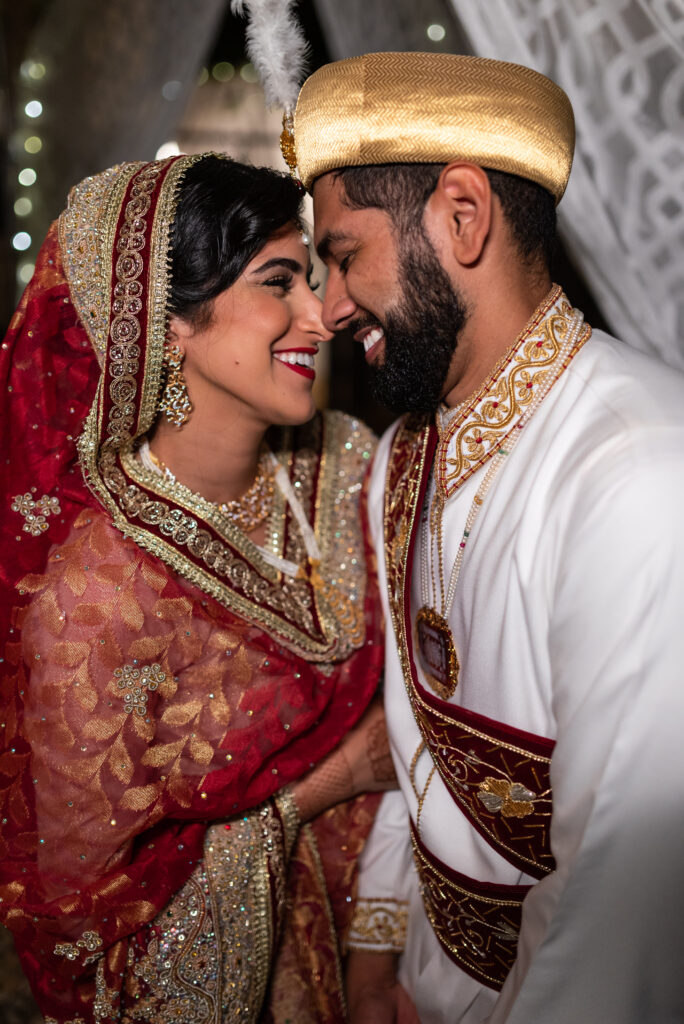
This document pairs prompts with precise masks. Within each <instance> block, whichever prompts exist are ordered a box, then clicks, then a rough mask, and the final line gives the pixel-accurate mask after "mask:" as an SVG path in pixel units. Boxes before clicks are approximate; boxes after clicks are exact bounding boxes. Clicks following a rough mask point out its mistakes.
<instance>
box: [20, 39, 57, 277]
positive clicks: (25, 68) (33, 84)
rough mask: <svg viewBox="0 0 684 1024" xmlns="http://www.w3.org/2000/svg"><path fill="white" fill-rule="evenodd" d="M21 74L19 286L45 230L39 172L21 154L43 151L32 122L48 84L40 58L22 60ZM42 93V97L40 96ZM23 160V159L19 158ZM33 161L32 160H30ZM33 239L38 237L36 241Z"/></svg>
mask: <svg viewBox="0 0 684 1024" xmlns="http://www.w3.org/2000/svg"><path fill="white" fill-rule="evenodd" d="M19 77H20V80H21V82H22V86H23V97H22V98H21V101H20V105H19V107H18V110H17V115H18V117H17V121H18V122H19V124H20V123H21V119H22V118H24V119H25V120H24V130H23V131H22V129H21V127H19V128H18V131H17V135H16V136H15V141H14V142H13V156H14V158H15V159H16V160H17V162H18V163H19V167H18V171H17V192H16V194H15V196H14V215H15V217H16V218H17V221H18V223H17V225H16V227H17V228H19V227H20V225H21V220H23V221H24V223H25V225H26V229H25V230H15V233H14V235H13V237H12V247H13V248H14V250H15V251H16V252H18V253H23V254H24V256H23V259H21V260H19V261H18V264H17V270H16V279H17V284H18V285H19V286H20V287H23V286H24V285H26V284H27V283H28V282H29V281H30V280H31V277H32V275H33V272H34V265H35V258H36V250H37V248H38V239H39V237H40V236H41V234H42V230H41V228H42V226H41V225H40V220H39V218H40V215H41V211H42V204H41V195H40V189H39V187H37V183H38V179H39V172H38V171H36V169H35V167H31V166H28V167H26V166H25V167H22V166H21V163H22V162H23V160H22V156H20V154H21V155H23V157H24V159H26V157H25V154H30V156H31V157H36V154H39V153H42V150H43V148H44V142H45V140H44V139H43V138H42V137H41V134H42V133H41V134H38V133H36V127H37V126H33V125H32V126H31V127H29V125H30V124H31V122H32V121H36V120H37V119H39V118H41V117H43V115H44V114H45V103H46V100H45V95H46V94H45V86H46V85H47V77H48V74H47V67H46V65H45V64H44V63H43V62H42V61H41V60H34V59H27V60H25V61H23V62H22V64H21V66H20V68H19ZM41 95H42V98H41ZM42 159H44V155H41V156H40V157H38V168H39V170H40V168H41V166H42V165H41V164H40V160H42ZM20 161H21V162H20ZM31 163H33V160H31ZM21 189H31V190H32V192H31V195H30V197H29V196H28V195H24V194H22V191H21ZM34 239H35V240H36V241H35V242H34Z"/></svg>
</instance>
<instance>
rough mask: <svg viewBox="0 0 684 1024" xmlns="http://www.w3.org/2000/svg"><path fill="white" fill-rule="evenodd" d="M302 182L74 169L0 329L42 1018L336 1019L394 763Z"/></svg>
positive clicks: (143, 169)
mask: <svg viewBox="0 0 684 1024" xmlns="http://www.w3.org/2000/svg"><path fill="white" fill-rule="evenodd" d="M299 207H300V193H299V191H298V189H297V186H296V185H295V184H294V183H293V182H292V181H291V180H290V179H289V178H287V177H285V176H283V175H280V174H277V173H276V172H274V171H270V170H266V169H260V168H252V167H245V166H243V165H240V164H238V163H234V162H232V161H230V160H228V159H225V158H222V157H220V156H217V155H212V154H204V155H202V156H199V157H196V156H190V157H180V158H172V159H170V160H167V161H157V162H154V163H150V164H122V165H119V166H117V167H114V168H111V169H110V170H108V171H105V172H103V173H102V174H99V175H96V176H95V177H92V178H88V179H86V180H85V181H84V182H82V183H81V184H80V185H78V186H77V187H76V188H75V189H73V190H72V193H71V195H70V197H69V204H68V207H67V209H66V210H65V212H64V213H63V214H62V215H61V217H60V219H59V221H58V223H57V224H56V225H53V227H52V228H51V229H50V231H49V233H48V236H47V238H46V240H45V243H44V245H43V247H42V249H41V253H40V255H39V258H38V262H37V264H36V270H35V274H34V277H33V280H32V281H31V283H30V285H29V286H28V288H27V290H26V293H25V294H24V297H23V299H22V301H21V304H20V306H19V309H18V310H17V312H16V314H15V316H14V318H13V320H12V323H11V325H10V330H9V332H8V334H7V337H6V339H5V342H4V343H3V345H2V351H1V353H0V357H1V358H0V368H1V372H2V379H3V394H4V396H5V401H4V403H3V408H2V412H1V414H0V416H1V419H0V424H1V427H0V429H1V433H0V437H1V438H2V446H3V448H4V451H3V455H2V458H1V459H0V462H1V464H2V465H1V469H0V472H1V473H2V488H3V491H4V495H5V497H4V504H3V513H2V518H1V542H2V551H3V560H2V570H1V571H0V582H1V584H2V606H1V614H2V619H3V622H2V643H3V645H4V647H5V650H4V652H0V653H2V661H1V662H0V670H1V675H0V703H1V708H2V714H1V719H2V728H1V729H0V733H1V734H2V740H1V742H2V744H3V749H2V753H0V799H1V801H2V805H3V806H2V811H1V814H2V830H1V839H0V917H1V919H2V921H3V923H5V924H6V925H7V926H8V927H9V928H10V929H11V930H12V932H13V934H14V939H15V943H16V946H17V950H18V953H19V956H20V959H21V961H22V965H23V968H24V970H25V972H26V974H27V976H28V978H29V980H30V982H31V986H32V989H33V992H34V996H35V998H36V1000H37V1002H38V1004H39V1006H40V1008H41V1010H42V1012H43V1013H44V1014H45V1016H46V1020H47V1021H48V1022H57V1024H75V1022H79V1024H80V1022H86V1021H98V1022H110V1021H131V1022H132V1021H152V1020H155V1021H171V1020H180V1021H184V1022H190V1021H194V1022H210V1021H211V1022H220V1021H233V1020H240V1021H247V1022H248V1021H256V1020H259V1019H262V1020H272V1021H283V1022H284V1021H286V1020H288V1019H290V1020H296V1021H297V1022H298V1024H306V1022H307V1021H311V1022H314V1021H331V1022H333V1021H342V1020H344V1000H343V996H342V993H341V989H340V969H339V968H340V954H341V951H342V948H341V943H342V945H343V939H344V931H345V928H346V926H347V923H348V920H349V916H350V911H351V898H352V895H353V880H354V865H355V861H356V858H357V856H358V853H359V852H360V850H361V847H362V845H363V841H364V838H365V835H366V833H367V831H368V828H369V826H370V822H371V819H372V813H373V809H374V806H375V801H376V800H377V797H375V796H373V795H361V796H358V794H367V793H368V791H370V790H378V789H381V788H383V787H385V786H387V785H388V784H391V781H392V772H391V765H390V762H389V754H388V749H387V745H386V739H385V734H384V723H383V719H382V716H381V713H380V712H379V710H378V709H377V708H376V707H375V706H371V707H370V710H369V711H368V712H367V713H366V714H365V715H364V711H365V710H366V709H367V708H368V706H369V703H370V701H371V698H372V695H373V692H374V690H375V689H376V686H377V682H378V677H379V672H380V666H381V658H382V647H381V645H380V642H379V641H380V628H381V627H380V616H379V612H378V609H377V605H376V600H377V597H376V590H375V580H374V578H373V574H372V571H371V569H370V566H369V564H368V562H367V560H366V554H365V547H364V535H363V529H362V518H361V516H362V510H361V506H362V501H361V496H362V484H363V479H364V475H365V472H366V470H367V467H368V464H369V460H370V458H371V454H372V450H373V438H372V435H371V434H370V432H369V431H368V430H367V428H365V427H364V426H363V424H361V423H359V422H358V421H356V420H353V419H351V418H349V417H347V416H345V415H342V414H340V413H327V414H324V415H314V412H315V410H314V404H313V400H312V384H313V380H314V377H315V364H314V357H315V354H316V352H317V351H318V349H319V347H320V346H321V345H322V344H325V343H327V342H328V340H329V337H330V336H329V335H328V333H327V332H326V331H325V329H324V328H323V325H322V323H321V319H320V303H319V301H318V299H317V298H316V297H315V296H314V294H313V292H312V291H311V288H310V286H309V276H310V263H309V254H308V249H307V246H306V244H305V242H306V239H305V237H304V233H303V227H302V223H301V220H300V212H299ZM301 424H304V426H301ZM351 797H356V799H353V800H351V799H350V798H351ZM341 801H346V802H342V803H340V802H341ZM332 805H336V806H334V807H333V806H332ZM327 808H331V809H330V810H326V809H327ZM324 811H325V812H326V813H321V812H324ZM307 821H310V824H305V823H306V822H307ZM340 940H341V941H340Z"/></svg>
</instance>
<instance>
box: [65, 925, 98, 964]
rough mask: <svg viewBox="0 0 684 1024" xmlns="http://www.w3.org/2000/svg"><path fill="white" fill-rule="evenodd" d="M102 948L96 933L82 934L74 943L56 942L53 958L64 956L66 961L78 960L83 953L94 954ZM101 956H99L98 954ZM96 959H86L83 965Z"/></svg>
mask: <svg viewBox="0 0 684 1024" xmlns="http://www.w3.org/2000/svg"><path fill="white" fill-rule="evenodd" d="M101 946H102V939H101V938H100V936H99V935H98V934H97V932H91V931H88V932H83V935H82V936H81V938H80V939H78V941H77V942H76V943H73V942H58V943H57V944H56V946H55V948H54V950H53V952H54V954H55V956H64V957H66V958H67V960H78V958H79V956H81V953H82V952H83V951H87V952H89V953H94V952H96V951H97V950H99V949H100V947H101ZM100 955H101V954H100ZM94 959H98V957H86V959H85V961H84V962H85V963H88V962H89V961H91V960H94Z"/></svg>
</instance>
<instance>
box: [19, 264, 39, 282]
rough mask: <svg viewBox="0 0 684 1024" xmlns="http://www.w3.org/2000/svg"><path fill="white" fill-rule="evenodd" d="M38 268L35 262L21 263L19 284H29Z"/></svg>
mask: <svg viewBox="0 0 684 1024" xmlns="http://www.w3.org/2000/svg"><path fill="white" fill-rule="evenodd" d="M35 269H36V267H35V264H34V263H20V264H19V266H18V267H17V281H18V282H19V284H28V283H29V281H30V280H31V278H32V277H33V271H34V270H35Z"/></svg>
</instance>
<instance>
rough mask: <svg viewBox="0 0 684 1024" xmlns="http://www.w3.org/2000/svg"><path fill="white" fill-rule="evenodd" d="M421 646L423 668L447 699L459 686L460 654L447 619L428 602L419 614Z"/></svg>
mask: <svg viewBox="0 0 684 1024" xmlns="http://www.w3.org/2000/svg"><path fill="white" fill-rule="evenodd" d="M416 631H417V633H418V649H419V651H420V662H421V665H422V667H423V671H424V672H425V674H426V675H427V677H428V682H429V683H430V686H431V687H432V689H433V690H434V691H435V693H436V694H437V695H438V696H439V697H441V698H442V700H448V699H449V697H451V696H453V693H454V691H455V689H456V687H457V686H458V671H459V664H458V657H457V656H456V647H455V646H454V638H453V636H452V635H451V630H450V629H449V624H448V622H447V621H446V619H444V618H442V616H441V615H440V614H439V613H438V612H436V611H435V609H434V608H429V607H428V606H427V605H423V607H422V608H421V609H420V611H419V612H418V615H417V616H416Z"/></svg>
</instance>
